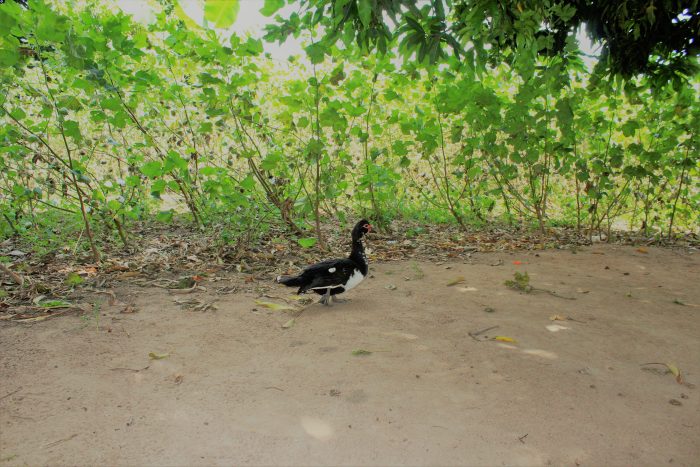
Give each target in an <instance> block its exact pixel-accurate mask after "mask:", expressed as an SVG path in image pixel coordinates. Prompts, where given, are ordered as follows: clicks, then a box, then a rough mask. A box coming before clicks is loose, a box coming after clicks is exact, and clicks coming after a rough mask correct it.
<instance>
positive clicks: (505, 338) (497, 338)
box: [493, 336, 516, 342]
mask: <svg viewBox="0 0 700 467" xmlns="http://www.w3.org/2000/svg"><path fill="white" fill-rule="evenodd" d="M493 340H495V341H499V342H516V341H515V339H513V338H512V337H506V336H496V337H494V338H493Z"/></svg>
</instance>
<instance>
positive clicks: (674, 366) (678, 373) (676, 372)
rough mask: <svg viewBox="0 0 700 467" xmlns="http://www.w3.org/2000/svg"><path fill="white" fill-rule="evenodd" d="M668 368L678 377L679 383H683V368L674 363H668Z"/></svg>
mask: <svg viewBox="0 0 700 467" xmlns="http://www.w3.org/2000/svg"><path fill="white" fill-rule="evenodd" d="M666 368H668V370H669V371H670V372H671V374H672V375H673V376H674V377H675V378H676V382H677V383H678V384H683V376H682V375H681V370H680V369H679V368H678V367H677V366H676V365H674V364H673V363H666Z"/></svg>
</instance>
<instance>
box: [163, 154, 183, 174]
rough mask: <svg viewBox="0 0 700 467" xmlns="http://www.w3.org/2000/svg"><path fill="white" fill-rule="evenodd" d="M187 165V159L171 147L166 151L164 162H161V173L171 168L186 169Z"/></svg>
mask: <svg viewBox="0 0 700 467" xmlns="http://www.w3.org/2000/svg"><path fill="white" fill-rule="evenodd" d="M187 166H188V162H187V159H184V158H182V156H180V154H178V153H177V152H175V151H173V150H172V149H171V150H170V151H168V156H167V157H166V158H165V163H164V164H163V173H168V172H170V171H171V170H173V169H180V170H186V169H187Z"/></svg>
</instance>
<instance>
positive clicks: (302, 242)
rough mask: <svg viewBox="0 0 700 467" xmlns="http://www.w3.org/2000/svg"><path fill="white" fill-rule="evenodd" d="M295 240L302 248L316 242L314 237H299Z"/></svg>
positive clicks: (309, 246)
mask: <svg viewBox="0 0 700 467" xmlns="http://www.w3.org/2000/svg"><path fill="white" fill-rule="evenodd" d="M297 242H299V245H301V246H302V247H303V248H311V247H312V246H314V245H315V244H316V239H315V238H314V237H307V238H300V239H299V240H297Z"/></svg>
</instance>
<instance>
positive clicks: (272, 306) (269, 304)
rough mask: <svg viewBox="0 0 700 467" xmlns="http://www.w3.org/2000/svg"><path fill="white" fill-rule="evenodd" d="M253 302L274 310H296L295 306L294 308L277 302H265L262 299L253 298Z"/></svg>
mask: <svg viewBox="0 0 700 467" xmlns="http://www.w3.org/2000/svg"><path fill="white" fill-rule="evenodd" d="M255 303H257V304H258V305H260V306H264V307H265V308H269V309H270V310H274V311H284V310H296V308H294V307H293V306H289V305H280V304H279V303H273V302H266V301H264V300H255Z"/></svg>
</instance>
